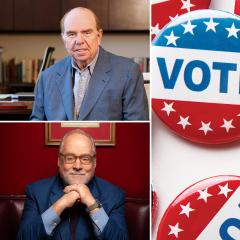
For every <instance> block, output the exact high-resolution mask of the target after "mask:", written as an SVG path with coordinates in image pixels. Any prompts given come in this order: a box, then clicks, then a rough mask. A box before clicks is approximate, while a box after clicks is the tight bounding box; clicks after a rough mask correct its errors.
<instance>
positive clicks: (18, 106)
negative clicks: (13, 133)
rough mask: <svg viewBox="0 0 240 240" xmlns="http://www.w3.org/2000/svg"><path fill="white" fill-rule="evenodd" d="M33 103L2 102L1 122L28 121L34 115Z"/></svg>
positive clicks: (0, 106)
mask: <svg viewBox="0 0 240 240" xmlns="http://www.w3.org/2000/svg"><path fill="white" fill-rule="evenodd" d="M32 106H33V101H12V100H11V101H0V121H26V120H29V118H30V115H31V113H32Z"/></svg>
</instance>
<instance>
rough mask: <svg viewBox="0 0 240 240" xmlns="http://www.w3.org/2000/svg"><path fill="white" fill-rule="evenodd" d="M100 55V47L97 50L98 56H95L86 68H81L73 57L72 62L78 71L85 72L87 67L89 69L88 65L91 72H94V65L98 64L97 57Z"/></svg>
mask: <svg viewBox="0 0 240 240" xmlns="http://www.w3.org/2000/svg"><path fill="white" fill-rule="evenodd" d="M98 55H99V48H98V50H97V54H96V56H95V57H94V59H93V60H92V61H91V62H90V63H89V64H88V65H87V66H86V67H85V68H84V69H80V68H79V67H78V65H77V64H76V62H75V61H74V59H73V58H71V63H72V67H73V68H74V69H75V70H77V71H78V72H80V73H82V72H84V71H85V70H86V69H88V67H90V72H91V74H92V73H93V70H94V67H95V65H96V62H97V59H98Z"/></svg>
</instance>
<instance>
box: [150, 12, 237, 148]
mask: <svg viewBox="0 0 240 240" xmlns="http://www.w3.org/2000/svg"><path fill="white" fill-rule="evenodd" d="M239 41H240V17H239V16H237V15H234V14H231V13H227V12H223V11H217V10H197V11H192V12H189V13H186V14H184V15H181V16H180V17H178V18H176V19H175V20H174V21H172V22H171V23H169V24H168V25H167V26H165V27H164V28H163V30H162V31H161V33H160V34H159V35H158V37H157V38H155V39H154V41H153V44H152V46H151V64H152V72H151V81H152V82H151V86H152V91H151V92H152V107H153V110H154V112H155V113H156V114H157V115H158V116H159V118H160V119H161V120H162V121H163V122H164V123H165V124H166V125H167V126H168V127H169V128H170V129H172V130H173V131H174V132H176V133H177V134H178V135H180V136H181V137H183V138H185V139H188V140H191V141H194V142H198V143H206V144H221V143H227V142H231V141H236V140H239V139H240V105H239V104H240V79H239V76H240V62H239V59H240V44H239Z"/></svg>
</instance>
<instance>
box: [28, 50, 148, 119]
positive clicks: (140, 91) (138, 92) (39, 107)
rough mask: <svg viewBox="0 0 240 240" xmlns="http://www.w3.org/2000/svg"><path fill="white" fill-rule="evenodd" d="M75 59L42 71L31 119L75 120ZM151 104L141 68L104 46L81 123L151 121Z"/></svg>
mask: <svg viewBox="0 0 240 240" xmlns="http://www.w3.org/2000/svg"><path fill="white" fill-rule="evenodd" d="M71 75H72V74H71V57H69V56H68V57H66V58H64V59H63V60H61V61H59V62H57V63H56V64H54V65H53V66H51V67H50V68H48V69H46V70H45V71H43V72H42V74H41V76H40V78H39V79H38V82H37V84H36V88H35V101H34V105H33V111H32V115H31V120H73V110H74V106H73V83H72V77H71ZM148 114H149V112H148V102H147V97H146V92H145V89H144V82H143V77H142V74H141V72H140V70H139V67H138V65H137V64H136V63H134V62H133V61H132V60H130V59H128V58H124V57H120V56H116V55H114V54H111V53H109V52H106V51H105V50H104V49H102V48H101V47H100V51H99V56H98V59H97V63H96V65H95V68H94V71H93V74H92V77H91V79H90V82H89V86H88V90H87V92H86V94H85V97H84V99H83V102H82V106H81V109H80V113H79V118H78V120H148Z"/></svg>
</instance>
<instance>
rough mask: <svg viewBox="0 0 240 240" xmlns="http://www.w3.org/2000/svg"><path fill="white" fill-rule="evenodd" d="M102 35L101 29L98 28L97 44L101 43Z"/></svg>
mask: <svg viewBox="0 0 240 240" xmlns="http://www.w3.org/2000/svg"><path fill="white" fill-rule="evenodd" d="M102 36H103V30H102V29H99V30H98V39H99V44H100V43H101V41H102Z"/></svg>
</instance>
